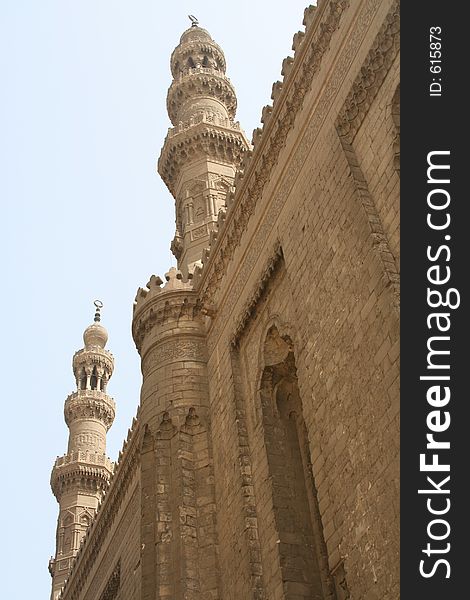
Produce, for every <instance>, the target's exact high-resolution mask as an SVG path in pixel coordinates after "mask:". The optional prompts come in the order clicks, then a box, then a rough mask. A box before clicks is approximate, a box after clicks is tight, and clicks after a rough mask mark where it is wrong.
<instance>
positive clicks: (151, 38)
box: [0, 0, 306, 600]
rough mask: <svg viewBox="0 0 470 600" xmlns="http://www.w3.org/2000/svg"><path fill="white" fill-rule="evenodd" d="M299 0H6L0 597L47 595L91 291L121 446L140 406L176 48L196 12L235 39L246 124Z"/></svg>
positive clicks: (288, 39)
mask: <svg viewBox="0 0 470 600" xmlns="http://www.w3.org/2000/svg"><path fill="white" fill-rule="evenodd" d="M287 6H288V8H286V7H287ZM305 6H306V2H304V0H302V1H299V0H291V1H290V2H289V3H287V2H280V1H276V2H275V1H272V0H271V1H269V2H268V1H267V0H266V1H265V0H263V1H261V0H260V1H256V2H253V1H248V0H241V1H238V2H220V1H217V2H216V1H212V2H210V1H204V0H197V2H195V1H194V0H193V1H192V2H187V1H186V0H184V1H180V2H169V3H168V4H164V3H162V2H158V1H157V0H134V1H132V2H131V1H125V0H73V1H72V0H41V1H40V0H0V76H1V95H0V108H1V110H0V169H1V174H0V200H1V213H0V214H1V221H0V222H1V236H0V244H1V248H0V251H1V257H2V269H1V282H2V292H3V293H2V295H1V314H2V322H3V335H2V336H1V337H2V342H1V344H2V347H1V360H0V365H1V381H2V384H3V385H2V417H3V418H2V425H3V433H2V435H1V436H0V439H1V442H0V443H1V447H0V456H1V468H2V481H3V484H2V491H1V493H0V502H1V512H2V514H3V522H4V526H3V530H2V541H1V543H0V571H1V583H0V596H1V597H2V598H8V599H9V600H33V599H38V600H39V599H40V598H42V599H47V598H49V594H50V585H51V579H50V575H49V573H48V571H47V563H48V560H49V557H50V556H51V555H52V554H53V553H54V551H55V539H54V538H55V526H56V518H57V503H56V501H55V498H54V497H53V495H52V492H51V490H50V487H49V478H50V472H51V468H52V464H53V461H54V459H55V457H56V456H57V455H61V454H63V453H65V451H66V447H67V437H68V429H67V426H66V425H65V422H64V419H63V404H64V401H65V398H66V397H67V395H68V394H69V393H70V392H71V391H73V390H74V379H73V375H72V370H71V360H72V355H73V353H74V352H75V350H77V349H79V348H81V347H82V345H83V342H82V337H81V336H82V333H83V330H84V329H85V327H86V326H87V325H89V324H90V323H91V322H92V318H93V305H92V302H93V300H94V299H95V298H100V299H101V300H102V301H103V302H104V305H105V306H104V309H103V321H102V322H103V324H104V325H105V327H107V329H108V331H109V343H108V348H109V349H110V350H111V352H113V354H114V356H115V359H116V370H115V374H114V376H113V378H112V380H111V382H110V384H109V392H110V394H111V395H112V396H113V397H114V398H115V400H116V403H117V416H116V420H115V423H114V425H113V427H112V428H111V430H110V432H109V434H108V454H109V456H110V457H111V458H112V459H115V458H116V456H117V453H118V451H119V449H120V447H121V445H122V441H123V439H124V437H125V435H126V433H127V428H128V427H129V425H130V423H131V420H132V417H133V415H134V414H135V411H136V408H137V404H138V399H139V392H140V363H139V357H138V354H137V351H136V350H135V347H134V344H133V341H132V337H131V333H130V328H131V316H132V303H133V300H134V297H135V294H136V291H137V288H138V287H139V286H143V285H145V284H146V282H147V281H148V280H149V278H150V275H152V273H155V274H158V275H161V276H163V275H164V273H165V272H166V271H167V270H168V268H169V267H170V266H171V265H173V264H175V261H174V258H173V256H172V255H171V253H170V251H169V244H170V241H171V239H172V237H173V233H174V209H173V206H174V205H173V199H172V197H171V196H170V194H169V192H168V191H167V189H166V187H165V186H164V184H163V183H162V182H161V180H160V178H159V176H158V175H157V174H156V171H155V163H156V159H157V157H158V155H159V153H160V148H161V146H162V143H163V140H164V137H165V135H166V131H167V128H168V127H169V125H170V122H169V119H168V116H167V113H166V105H165V99H166V92H167V88H168V86H169V84H170V81H171V79H170V70H169V58H170V54H171V52H172V50H173V48H174V47H175V46H176V44H177V43H178V40H179V37H180V35H181V33H182V32H183V31H184V30H185V29H186V28H187V27H188V26H189V25H190V22H189V20H188V18H187V15H188V14H195V15H196V16H197V17H198V18H199V20H200V24H201V26H202V27H205V28H206V29H208V31H209V32H210V33H211V35H212V37H213V38H214V39H215V41H216V42H218V43H219V45H220V46H221V47H222V48H223V50H224V51H225V56H226V59H227V64H228V69H227V74H228V76H229V77H230V79H231V80H232V81H233V83H234V85H235V87H236V90H237V95H238V105H239V109H238V113H237V119H238V120H240V122H241V125H242V127H243V128H244V129H245V131H246V133H247V135H248V137H249V138H250V139H251V134H252V130H253V128H254V127H257V126H258V125H259V120H260V115H261V108H262V106H263V105H264V104H267V103H268V102H270V95H271V86H272V83H273V82H274V81H275V80H277V79H280V78H281V75H280V70H281V62H282V59H283V58H284V57H285V56H287V55H288V54H292V50H291V45H292V37H293V34H294V33H295V32H296V31H297V30H299V29H302V18H303V9H304V7H305ZM5 533H6V535H5Z"/></svg>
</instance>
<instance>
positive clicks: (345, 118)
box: [336, 0, 400, 144]
mask: <svg viewBox="0 0 470 600" xmlns="http://www.w3.org/2000/svg"><path fill="white" fill-rule="evenodd" d="M399 33H400V2H399V0H396V1H395V2H394V4H393V6H392V9H391V10H390V12H389V14H388V15H387V19H386V21H385V23H384V24H383V26H382V28H381V29H380V32H379V34H378V35H377V37H376V39H375V41H374V43H373V44H372V48H371V50H370V51H369V54H368V55H367V59H366V60H365V62H364V64H363V65H362V68H361V70H360V72H359V75H358V76H357V78H356V80H355V81H354V84H353V86H352V89H351V91H350V92H349V94H348V97H347V98H346V101H345V103H344V106H343V108H342V109H341V111H340V113H339V116H338V119H337V125H336V126H337V129H338V132H339V135H340V136H342V137H345V138H346V141H347V142H348V143H350V144H351V143H352V141H353V140H354V137H355V135H356V133H357V131H358V130H359V128H360V126H361V124H362V121H363V119H364V117H365V115H366V114H367V111H368V110H369V107H370V105H371V104H372V102H373V100H374V98H375V96H376V95H377V92H378V90H379V89H380V86H381V85H382V82H383V80H384V79H385V77H386V75H387V73H388V71H389V69H390V67H391V65H392V63H393V60H394V59H395V57H396V55H397V53H398V48H399V45H400V39H399Z"/></svg>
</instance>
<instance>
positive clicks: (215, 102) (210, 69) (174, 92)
mask: <svg viewBox="0 0 470 600" xmlns="http://www.w3.org/2000/svg"><path fill="white" fill-rule="evenodd" d="M192 20H193V25H192V26H191V27H190V28H189V29H187V30H186V31H185V32H184V33H183V35H182V36H181V39H180V43H179V45H178V46H177V47H176V48H175V50H174V51H173V54H172V56H171V72H172V75H173V81H172V84H171V86H170V88H169V90H168V96H167V109H168V115H169V117H170V120H171V122H172V123H173V125H174V127H173V128H172V129H170V130H169V131H168V135H167V137H166V139H165V143H164V146H163V149H162V152H161V155H160V158H159V161H158V172H159V173H160V175H161V177H162V179H163V181H164V182H165V183H166V185H167V186H168V189H169V190H170V192H171V193H172V195H173V197H174V198H175V200H176V233H175V237H174V239H173V242H172V244H171V249H172V252H173V254H174V255H175V256H176V258H177V260H178V268H179V269H181V271H182V272H183V274H185V275H187V274H188V272H189V273H190V272H192V271H193V270H194V267H195V265H196V263H197V262H198V261H200V260H201V257H202V253H203V250H204V248H206V247H207V246H208V241H209V236H210V232H211V231H212V230H213V229H214V228H215V226H216V225H215V224H216V222H217V215H218V212H219V210H220V208H221V207H222V206H224V205H225V199H226V195H227V192H228V191H229V189H230V187H231V186H232V184H233V179H234V176H235V173H236V171H237V169H238V167H239V166H240V163H241V160H242V158H243V156H244V154H245V152H246V151H247V150H248V149H249V147H250V145H249V142H248V140H247V138H246V136H245V134H244V132H243V131H242V129H241V128H240V125H239V123H236V122H234V117H235V111H236V108H237V98H236V95H235V90H234V88H233V85H232V84H231V82H230V80H229V79H228V77H226V75H225V68H226V65H225V56H224V53H223V52H222V49H221V48H220V47H219V46H218V45H217V44H216V43H215V42H214V40H213V39H212V38H211V36H210V35H209V33H208V32H207V31H206V30H205V29H202V28H201V27H199V26H198V24H197V21H195V19H194V18H193V19H192Z"/></svg>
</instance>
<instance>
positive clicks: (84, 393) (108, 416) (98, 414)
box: [64, 390, 116, 430]
mask: <svg viewBox="0 0 470 600" xmlns="http://www.w3.org/2000/svg"><path fill="white" fill-rule="evenodd" d="M115 414H116V403H115V402H114V400H113V399H112V398H111V397H110V396H108V395H107V394H106V393H105V392H102V391H101V390H77V391H76V392H73V393H72V394H70V395H69V396H68V397H67V400H66V401H65V406H64V416H65V422H66V423H67V425H69V426H70V424H71V423H72V421H75V420H76V419H92V420H97V421H101V422H102V423H103V424H104V425H105V427H106V430H108V429H109V428H110V427H111V425H112V423H113V421H114V417H115Z"/></svg>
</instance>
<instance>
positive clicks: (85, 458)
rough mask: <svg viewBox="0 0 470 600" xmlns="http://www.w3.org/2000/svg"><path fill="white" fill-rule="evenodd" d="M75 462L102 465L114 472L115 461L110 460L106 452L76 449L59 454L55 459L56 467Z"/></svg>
mask: <svg viewBox="0 0 470 600" xmlns="http://www.w3.org/2000/svg"><path fill="white" fill-rule="evenodd" d="M73 462H82V463H85V464H87V465H100V466H102V467H105V468H106V469H108V471H110V472H111V473H112V471H113V468H114V463H113V461H112V460H110V459H109V458H108V457H107V456H106V454H101V453H99V452H89V451H88V450H75V451H73V452H70V453H69V454H64V455H63V456H58V457H57V458H56V460H55V463H54V467H61V466H62V465H68V464H70V463H73Z"/></svg>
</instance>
